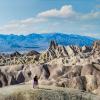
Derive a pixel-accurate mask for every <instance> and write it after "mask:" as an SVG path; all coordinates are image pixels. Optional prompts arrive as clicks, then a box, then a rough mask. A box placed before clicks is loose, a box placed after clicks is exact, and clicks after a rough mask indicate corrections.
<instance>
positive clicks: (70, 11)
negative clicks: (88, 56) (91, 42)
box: [0, 0, 100, 38]
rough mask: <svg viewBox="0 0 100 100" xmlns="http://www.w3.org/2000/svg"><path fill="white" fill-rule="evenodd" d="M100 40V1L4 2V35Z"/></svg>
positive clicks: (0, 3) (0, 2) (0, 27)
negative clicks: (58, 34)
mask: <svg viewBox="0 0 100 100" xmlns="http://www.w3.org/2000/svg"><path fill="white" fill-rule="evenodd" d="M54 32H63V33H66V34H79V35H87V36H92V37H96V38H100V0H0V33H1V34H18V35H19V34H24V35H26V34H30V33H54Z"/></svg>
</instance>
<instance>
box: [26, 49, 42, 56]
mask: <svg viewBox="0 0 100 100" xmlns="http://www.w3.org/2000/svg"><path fill="white" fill-rule="evenodd" d="M39 54H40V53H39V52H37V51H34V50H31V51H29V52H28V53H27V56H33V55H39Z"/></svg>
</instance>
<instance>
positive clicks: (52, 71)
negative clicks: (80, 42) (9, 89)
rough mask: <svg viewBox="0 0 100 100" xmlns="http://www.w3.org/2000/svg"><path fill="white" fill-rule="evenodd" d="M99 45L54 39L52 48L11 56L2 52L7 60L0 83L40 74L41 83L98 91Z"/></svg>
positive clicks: (4, 83)
mask: <svg viewBox="0 0 100 100" xmlns="http://www.w3.org/2000/svg"><path fill="white" fill-rule="evenodd" d="M98 48H99V44H98V42H95V43H94V45H93V47H87V46H84V47H82V48H81V47H78V46H67V47H65V46H59V45H58V44H57V43H56V42H55V41H51V43H50V46H49V49H48V50H47V51H44V52H42V53H37V52H34V51H31V52H29V53H28V54H21V56H18V57H17V55H14V56H12V57H11V58H10V57H7V56H5V55H4V54H3V55H1V58H0V61H1V62H2V63H3V64H4V65H2V66H0V69H1V73H0V87H2V86H6V85H15V84H20V83H23V82H28V81H30V80H32V79H33V77H34V76H35V75H37V76H38V79H39V84H41V85H52V86H58V87H68V88H75V89H81V90H84V91H89V92H93V93H97V92H94V91H98V89H99V87H100V56H99V52H100V49H98ZM1 62H0V63H1ZM5 64H7V65H5ZM8 65H9V66H8ZM5 79H6V81H5Z"/></svg>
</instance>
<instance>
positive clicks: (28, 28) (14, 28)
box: [0, 17, 47, 34]
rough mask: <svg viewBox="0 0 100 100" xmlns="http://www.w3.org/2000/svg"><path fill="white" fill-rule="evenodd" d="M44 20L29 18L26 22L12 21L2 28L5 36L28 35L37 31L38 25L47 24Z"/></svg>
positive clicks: (0, 28) (0, 29)
mask: <svg viewBox="0 0 100 100" xmlns="http://www.w3.org/2000/svg"><path fill="white" fill-rule="evenodd" d="M46 21H47V20H46V19H44V18H36V17H34V18H28V19H25V20H17V21H11V22H10V23H8V24H7V25H4V26H2V27H0V33H3V34H28V33H31V32H34V31H35V28H36V26H38V24H40V23H43V22H46Z"/></svg>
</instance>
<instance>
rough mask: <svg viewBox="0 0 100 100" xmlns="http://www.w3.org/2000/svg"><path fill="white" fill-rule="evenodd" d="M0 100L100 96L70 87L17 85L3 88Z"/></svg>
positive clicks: (78, 99)
mask: <svg viewBox="0 0 100 100" xmlns="http://www.w3.org/2000/svg"><path fill="white" fill-rule="evenodd" d="M0 100H100V96H96V95H94V94H90V93H87V92H82V91H79V90H75V89H69V88H60V87H59V88H58V87H50V86H39V89H33V88H32V86H31V85H16V86H9V87H4V88H1V89H0Z"/></svg>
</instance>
